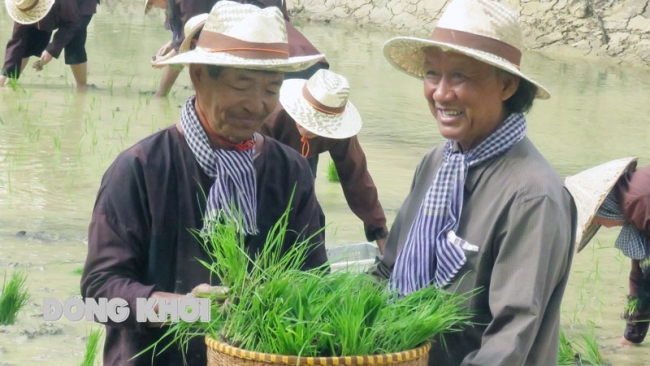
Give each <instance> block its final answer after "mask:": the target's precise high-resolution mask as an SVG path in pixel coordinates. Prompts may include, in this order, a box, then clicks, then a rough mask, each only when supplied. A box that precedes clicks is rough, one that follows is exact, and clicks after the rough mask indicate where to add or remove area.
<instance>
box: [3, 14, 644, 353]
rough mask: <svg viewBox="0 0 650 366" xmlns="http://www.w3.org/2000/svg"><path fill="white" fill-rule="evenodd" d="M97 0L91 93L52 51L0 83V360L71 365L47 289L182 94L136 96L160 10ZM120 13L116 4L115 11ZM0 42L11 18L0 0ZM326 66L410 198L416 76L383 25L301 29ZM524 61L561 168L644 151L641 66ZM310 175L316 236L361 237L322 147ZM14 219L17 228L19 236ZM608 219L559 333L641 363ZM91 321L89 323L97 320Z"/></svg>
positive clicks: (544, 142) (572, 169) (151, 84)
mask: <svg viewBox="0 0 650 366" xmlns="http://www.w3.org/2000/svg"><path fill="white" fill-rule="evenodd" d="M137 5H138V6H136V4H129V5H128V6H126V5H124V4H119V3H116V2H109V3H108V4H105V5H103V6H102V7H100V10H99V13H98V14H97V15H96V17H95V18H94V20H93V22H92V23H91V25H90V28H89V40H88V44H89V55H90V60H91V61H90V65H89V71H90V75H89V81H90V82H91V83H94V84H96V85H97V86H98V87H99V88H100V90H98V91H94V92H89V93H86V94H78V93H76V92H74V90H73V88H72V84H73V78H72V75H71V73H70V70H69V68H67V67H66V66H65V65H63V61H54V62H52V63H51V64H49V65H47V67H46V69H45V70H44V71H43V72H42V73H40V74H38V73H36V72H34V71H33V70H32V69H31V68H28V69H27V70H26V72H25V74H24V75H23V76H22V77H21V79H20V84H21V88H19V90H18V91H13V90H11V89H10V88H4V89H3V90H0V98H1V99H0V271H1V272H5V271H7V272H9V273H10V272H11V271H13V270H15V269H19V268H24V269H26V270H27V271H28V273H29V291H30V295H31V302H30V305H29V306H28V307H27V308H26V309H25V311H23V312H22V313H21V314H20V317H19V320H18V323H17V324H16V325H14V326H10V327H0V365H35V364H40V363H42V362H44V361H46V362H47V363H48V364H50V365H73V364H78V363H79V362H80V360H81V359H82V357H83V351H84V342H85V338H84V337H85V335H86V334H87V333H88V332H89V331H90V330H91V328H92V327H93V324H90V323H85V322H80V323H72V322H68V321H63V320H62V321H59V322H56V323H51V324H46V323H45V322H43V320H42V317H41V316H40V314H41V308H40V306H41V304H42V299H43V298H44V297H56V298H59V299H61V300H64V299H67V298H68V297H69V296H71V295H73V294H76V293H78V292H79V289H78V282H79V275H78V274H76V273H75V271H76V270H78V269H79V268H81V266H82V265H83V261H84V259H85V252H86V243H85V236H86V230H87V225H88V218H89V216H90V213H91V211H92V207H93V203H94V198H95V194H96V190H97V187H98V185H99V181H100V179H101V177H102V174H103V172H104V171H105V169H106V168H107V166H108V165H109V164H110V163H111V162H112V160H113V159H114V157H115V156H116V154H117V153H118V152H119V151H121V150H123V149H124V148H126V147H128V146H130V145H131V144H133V143H134V142H136V141H138V140H139V139H141V138H143V137H144V136H146V135H148V134H150V133H151V132H154V131H157V130H158V129H160V128H164V127H166V126H168V125H170V124H171V123H174V122H175V121H177V120H178V116H179V110H180V106H181V105H182V104H183V102H184V101H185V100H186V98H187V97H188V96H189V95H190V94H191V91H190V90H188V88H187V87H188V86H189V78H188V77H187V73H183V74H181V77H180V78H179V80H178V81H177V83H176V85H175V86H174V88H173V91H172V94H171V95H170V97H169V98H168V99H163V100H159V99H152V98H151V97H149V96H148V95H146V94H143V93H142V92H146V91H151V90H153V89H154V88H155V86H156V85H157V80H158V78H159V76H160V72H159V71H157V70H153V69H151V67H150V66H149V65H148V60H149V58H150V57H151V55H153V54H154V53H155V52H156V51H157V49H158V47H159V46H160V45H162V44H163V43H164V42H165V41H166V40H167V39H168V38H169V33H168V32H167V31H165V30H163V28H162V15H161V14H160V12H153V14H152V15H150V16H147V17H144V18H143V17H141V16H140V13H139V12H140V10H141V7H140V6H139V5H140V4H139V3H138V4H137ZM125 9H126V10H125ZM0 27H1V29H2V30H1V31H0V44H1V45H2V46H4V45H5V44H6V40H7V38H8V37H9V34H10V30H11V23H10V21H9V17H8V16H7V14H6V11H5V9H4V7H2V9H0ZM301 29H302V30H303V32H304V33H305V34H306V35H307V36H308V37H309V38H310V39H312V40H313V42H314V43H315V44H316V45H317V47H319V49H321V50H322V51H323V52H325V53H326V54H327V56H328V60H329V61H330V63H331V64H332V69H333V70H335V71H337V72H340V73H342V74H344V75H347V76H348V77H349V79H350V82H351V85H352V100H353V102H354V103H355V104H356V106H357V107H358V108H359V109H360V111H361V113H362V116H363V117H364V122H365V124H364V128H363V130H362V132H361V134H360V139H361V142H362V144H363V147H364V150H365V152H366V154H367V155H368V160H369V168H370V171H371V174H372V176H373V178H374V179H375V181H376V183H377V186H378V188H379V194H380V199H381V202H382V204H383V206H384V208H385V210H386V213H387V216H388V218H389V221H391V220H392V219H393V217H394V215H395V213H396V211H397V210H398V208H399V205H400V203H401V202H402V200H403V199H404V197H405V195H406V194H407V191H408V187H409V185H410V182H411V178H412V174H413V171H414V168H415V166H416V164H417V163H418V161H419V160H420V158H421V156H422V155H423V154H424V153H425V152H426V151H427V150H428V149H429V148H430V147H431V146H433V145H434V144H436V143H438V142H440V141H441V138H440V136H439V135H438V133H437V129H436V126H435V122H434V120H433V119H432V117H431V116H430V114H429V112H428V109H427V106H426V104H425V103H424V99H423V97H422V91H421V89H422V87H421V83H420V82H418V81H417V80H415V79H411V78H409V77H407V76H406V75H404V74H401V73H399V72H398V71H395V70H393V69H391V67H390V66H389V65H388V63H387V62H386V61H385V60H384V59H383V56H382V54H381V45H382V43H383V42H384V41H385V40H386V39H387V38H388V37H389V36H390V34H389V33H386V32H380V31H370V30H367V29H358V28H346V27H344V26H337V27H331V26H324V25H309V24H307V25H303V26H301ZM524 70H525V71H526V72H528V73H529V74H530V75H531V76H532V77H534V78H536V79H537V80H539V81H540V82H542V83H543V84H545V85H546V86H548V87H549V89H550V90H551V92H552V93H553V98H552V99H551V100H548V101H539V102H536V104H535V106H534V108H533V111H532V112H531V113H530V115H529V136H530V138H531V139H532V140H533V141H534V142H535V144H536V145H537V146H538V148H539V149H540V150H541V151H542V152H543V153H544V155H545V156H546V157H547V158H548V159H549V160H550V161H551V163H552V164H553V165H554V166H555V167H556V168H557V170H558V171H559V172H560V174H561V175H563V176H565V175H568V174H573V173H576V172H578V171H580V170H582V169H585V168H588V167H590V166H593V165H596V164H598V163H601V162H604V161H607V160H610V159H615V158H619V157H623V156H629V155H635V156H639V157H640V160H641V164H642V165H644V164H649V163H650V150H649V148H648V146H650V117H648V116H650V103H648V97H647V91H648V90H650V72H648V71H643V70H638V69H622V68H619V67H613V66H607V65H603V64H598V63H585V62H583V61H582V60H566V59H565V60H561V59H557V58H556V59H551V58H549V57H547V56H544V55H540V54H535V53H528V54H526V55H525V61H524ZM321 161H322V163H321V164H320V167H319V176H318V178H317V183H316V184H317V190H318V197H319V200H320V201H321V202H322V204H323V206H324V209H325V212H326V214H327V218H328V222H329V223H330V226H329V228H328V240H329V242H328V245H341V244H345V243H352V242H360V241H363V240H364V238H363V232H362V226H361V224H360V222H359V221H358V219H357V218H356V217H355V216H354V215H353V214H352V213H351V212H350V211H349V209H348V208H347V206H346V203H345V200H344V198H343V195H342V193H341V189H340V186H338V185H336V184H332V183H329V182H327V180H326V174H325V166H326V164H325V163H327V161H328V158H327V157H326V156H323V157H322V158H321ZM20 231H24V232H25V233H24V235H23V234H22V233H20V234H19V235H16V234H17V233H19V232H20ZM615 236H616V231H615V230H603V231H601V232H600V233H599V235H598V236H597V237H596V240H595V242H594V243H592V244H590V247H588V249H586V250H585V251H584V252H583V253H581V254H579V255H577V256H576V258H575V262H574V264H573V270H572V277H571V280H570V284H569V288H568V289H567V293H566V296H565V302H564V306H563V328H564V329H565V330H566V331H567V333H568V334H569V335H570V336H577V335H579V334H583V333H587V334H588V333H590V332H593V333H594V334H595V336H596V337H597V340H598V342H599V344H600V347H601V351H602V353H603V355H604V357H605V359H606V360H607V361H608V362H610V363H611V364H614V365H643V364H646V363H647V362H646V359H648V356H649V355H650V350H649V349H648V346H647V345H643V346H641V347H638V348H632V349H628V348H619V347H617V346H616V341H617V340H618V338H619V337H620V335H621V333H622V330H623V322H622V321H621V319H620V314H621V312H622V309H623V305H624V303H625V295H626V293H627V279H626V278H627V271H628V268H629V265H628V261H627V260H626V259H625V258H623V257H622V256H621V255H619V254H618V253H617V251H616V250H614V249H613V240H614V238H615ZM95 327H96V325H95Z"/></svg>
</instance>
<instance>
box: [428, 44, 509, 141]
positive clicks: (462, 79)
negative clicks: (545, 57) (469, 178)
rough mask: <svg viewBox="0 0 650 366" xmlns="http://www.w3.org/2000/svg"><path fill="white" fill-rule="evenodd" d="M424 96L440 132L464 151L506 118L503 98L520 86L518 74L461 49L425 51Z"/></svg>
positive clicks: (434, 48)
mask: <svg viewBox="0 0 650 366" xmlns="http://www.w3.org/2000/svg"><path fill="white" fill-rule="evenodd" d="M424 70H425V78H424V96H425V98H426V99H427V101H428V102H429V109H430V110H431V113H432V114H433V116H434V117H435V118H436V120H437V121H438V127H439V128H440V134H441V135H442V136H444V137H445V138H448V139H452V140H454V141H457V142H458V143H459V144H460V146H461V147H462V148H463V151H467V150H470V149H472V148H474V147H476V146H477V145H478V144H479V143H480V142H481V141H483V140H484V139H485V138H486V137H488V136H489V135H490V134H491V133H492V132H493V131H494V130H495V129H496V128H497V126H498V125H499V124H500V123H501V122H503V121H504V120H505V118H506V117H507V114H506V113H507V112H506V110H505V109H504V107H503V102H504V101H505V100H507V99H508V98H510V97H511V96H512V95H513V94H514V93H515V91H516V90H517V87H518V86H519V78H518V77H517V76H514V75H511V74H508V73H504V72H498V70H497V68H496V67H494V66H491V65H488V64H486V63H484V62H481V61H478V60H476V59H474V58H471V57H468V56H465V55H462V54H460V53H456V52H451V51H447V52H444V51H442V50H441V49H440V48H437V47H432V48H429V49H427V50H426V51H425V60H424Z"/></svg>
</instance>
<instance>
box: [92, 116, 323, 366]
mask: <svg viewBox="0 0 650 366" xmlns="http://www.w3.org/2000/svg"><path fill="white" fill-rule="evenodd" d="M254 165H255V170H256V173H257V185H258V186H257V200H258V202H257V209H258V211H257V223H258V228H259V230H260V233H259V234H258V235H252V236H247V237H246V239H245V245H246V248H247V249H248V250H249V254H250V255H254V253H256V252H259V251H260V250H261V248H262V247H263V246H264V243H265V239H266V236H267V234H268V232H269V230H270V228H271V227H272V226H273V225H274V224H275V223H276V222H277V220H278V219H279V218H280V216H281V215H282V214H284V212H285V210H286V208H287V205H288V202H289V200H290V197H291V194H292V191H293V187H294V184H295V185H296V190H295V195H294V197H293V201H292V207H291V211H290V214H289V219H288V228H287V232H286V237H285V238H284V239H285V243H286V244H285V245H286V246H285V247H288V246H290V245H292V244H293V243H294V242H295V241H296V239H297V238H299V237H300V238H302V239H304V238H307V237H310V236H311V235H314V237H313V238H312V239H310V240H311V241H312V243H313V244H314V250H313V251H312V252H311V254H310V255H309V256H308V258H307V261H306V263H305V264H304V267H305V268H314V267H317V266H320V265H322V264H323V263H325V262H326V261H327V254H326V252H325V245H324V243H323V234H322V232H320V233H318V234H316V232H317V231H318V230H320V228H321V225H320V221H319V207H318V202H317V201H316V197H315V195H314V185H313V178H312V176H311V172H310V170H309V166H308V165H307V162H306V161H305V160H304V159H303V158H302V157H301V156H300V155H299V154H298V153H296V152H295V151H293V150H291V149H290V148H288V147H286V146H284V145H282V144H280V143H278V142H277V141H275V140H273V139H271V138H268V137H266V138H265V140H264V144H263V146H262V150H261V151H260V154H259V156H258V157H257V158H256V159H255V160H254ZM213 182H214V180H213V179H211V178H210V177H208V176H207V175H206V174H205V173H204V172H203V170H202V169H201V167H200V166H199V164H198V163H197V161H196V158H195V157H194V155H193V153H192V151H191V150H190V147H189V146H188V144H187V142H186V141H185V138H184V137H183V135H181V133H180V132H179V131H178V129H177V128H176V126H172V127H170V128H167V129H164V130H162V131H160V132H157V133H155V134H153V135H151V136H149V137H147V138H145V139H143V140H142V141H140V142H138V143H137V144H136V145H134V146H133V147H131V148H129V149H127V150H125V151H124V152H122V153H121V154H120V155H119V156H118V157H117V158H116V159H115V162H113V164H112V165H111V166H110V167H109V168H108V170H107V171H106V173H105V175H104V177H103V179H102V184H101V186H100V188H99V193H98V195H97V201H96V203H95V207H94V210H93V215H92V220H91V223H90V229H89V233H88V257H87V259H86V265H85V268H84V273H83V275H82V278H81V294H82V295H83V296H84V297H91V298H95V299H96V298H100V297H105V298H109V299H110V298H122V299H125V300H126V301H127V303H128V306H129V309H130V316H129V318H128V319H126V321H124V322H123V323H114V322H110V321H109V322H108V323H107V324H106V342H105V345H104V365H106V366H124V365H129V366H140V365H141V366H144V365H147V366H149V365H155V366H163V365H164V366H172V365H174V366H175V365H183V363H182V359H181V356H182V355H181V352H180V351H179V349H178V348H177V347H170V348H169V349H168V350H167V351H166V352H165V353H164V354H162V355H160V356H157V357H156V358H155V359H154V361H153V363H152V354H151V352H148V353H146V354H144V355H142V356H140V357H137V358H136V359H135V360H133V361H128V360H129V359H130V358H132V357H133V356H135V355H136V354H138V353H139V352H140V351H142V350H143V349H145V348H147V347H148V346H149V345H151V344H152V343H153V342H155V341H157V340H159V339H160V337H161V336H162V335H163V334H164V332H165V330H166V329H164V328H163V329H159V328H147V327H146V326H144V325H143V324H142V323H137V322H136V319H135V314H136V310H135V306H136V305H135V304H136V299H137V298H148V297H150V296H151V293H152V292H154V291H166V292H174V293H178V294H186V293H188V292H190V291H191V290H192V289H193V288H194V287H195V286H197V285H199V284H201V283H211V284H212V285H217V284H219V283H220V281H219V279H218V278H214V276H211V275H210V272H209V271H208V269H206V268H205V267H204V266H203V265H202V264H200V263H199V262H198V260H199V259H200V260H204V261H207V262H208V263H210V262H211V259H210V258H209V257H208V255H207V254H206V252H205V250H204V249H203V247H202V244H201V243H200V242H199V241H198V240H197V238H196V237H195V236H194V234H193V231H192V230H200V229H201V228H202V227H203V220H202V218H203V213H204V212H205V198H204V197H205V194H207V192H208V191H209V190H210V187H211V186H212V183H213ZM188 347H189V348H188V352H187V356H188V360H187V365H189V366H205V364H206V346H205V342H204V340H203V339H200V338H194V339H192V340H191V341H190V342H189V345H188ZM158 350H160V348H159V349H158Z"/></svg>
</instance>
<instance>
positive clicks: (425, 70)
mask: <svg viewBox="0 0 650 366" xmlns="http://www.w3.org/2000/svg"><path fill="white" fill-rule="evenodd" d="M521 50H522V32H521V26H520V23H519V20H518V15H517V12H516V11H514V10H512V9H510V8H508V7H506V6H504V5H503V4H500V3H498V2H496V1H491V0H452V1H451V2H450V3H449V5H448V6H447V8H446V9H445V11H444V13H443V14H442V16H441V18H440V20H439V22H438V23H437V26H436V28H435V29H434V30H433V33H432V35H431V37H430V38H429V39H420V38H414V37H397V38H393V39H391V40H389V41H388V42H386V44H385V45H384V55H385V56H386V58H387V59H388V61H389V62H390V63H391V64H392V65H393V66H395V67H396V68H397V69H399V70H401V71H403V72H406V73H407V74H409V75H411V76H415V77H417V78H419V79H423V83H424V97H425V99H426V100H427V102H428V104H429V109H430V111H431V114H432V115H433V116H434V118H435V119H436V120H437V122H438V128H439V130H440V134H441V135H442V136H444V137H445V138H446V139H447V141H446V142H445V143H443V144H441V145H439V146H436V147H434V148H433V149H432V150H431V151H430V152H429V153H428V154H427V155H426V156H425V157H424V159H423V160H422V161H421V162H420V165H419V166H418V168H417V170H416V172H415V177H414V179H413V183H412V186H411V192H410V193H409V195H408V197H407V198H406V200H405V201H404V203H403V205H402V207H401V209H400V211H399V213H398V215H397V217H396V218H395V222H394V223H393V226H392V227H391V228H390V234H389V235H388V239H387V241H386V248H385V249H384V255H383V257H380V261H379V263H378V264H377V266H376V268H374V269H373V273H374V274H375V275H376V276H378V277H380V278H383V279H387V280H389V285H390V287H391V288H392V289H395V290H396V291H397V292H398V293H399V295H401V296H405V295H408V294H410V293H413V292H415V291H417V290H419V289H421V288H424V287H427V286H436V287H439V288H441V289H444V290H446V291H450V292H455V293H460V294H466V293H468V292H471V291H474V292H473V294H474V295H473V296H472V297H471V298H469V299H468V300H467V301H466V304H465V306H466V307H467V308H468V309H469V310H470V311H471V312H472V313H473V314H474V315H473V317H472V321H474V322H475V323H474V324H475V325H474V326H471V327H467V328H465V329H462V330H461V331H460V332H457V333H451V334H448V335H446V336H445V339H444V341H445V342H442V340H440V339H436V340H435V342H434V343H433V346H432V349H431V353H430V355H431V356H430V360H429V364H430V365H461V364H462V365H557V360H558V343H559V330H560V304H561V302H562V297H563V295H564V290H565V287H566V284H567V280H568V278H569V269H570V267H571V260H572V257H573V247H574V243H575V232H576V230H575V228H576V216H577V213H576V208H575V204H574V202H573V199H572V197H571V194H570V193H569V191H568V190H567V189H566V188H565V186H564V183H563V181H562V179H560V176H559V175H558V173H557V172H556V171H555V169H553V167H552V166H551V164H549V162H548V161H547V160H546V159H545V158H544V156H542V154H541V153H540V152H539V151H538V150H537V149H536V148H535V146H534V145H533V143H532V142H531V141H530V140H529V139H528V138H527V137H526V128H527V127H526V118H525V117H524V113H526V112H527V111H528V110H529V109H530V108H531V107H532V104H533V100H534V99H535V98H540V99H546V98H549V97H550V94H549V92H548V91H547V90H546V89H545V88H544V87H543V86H541V85H540V84H538V83H537V82H535V81H533V80H532V79H531V78H529V77H528V76H526V75H525V74H524V73H523V72H522V71H521V70H520V66H521V59H522V52H521ZM445 344H446V347H445Z"/></svg>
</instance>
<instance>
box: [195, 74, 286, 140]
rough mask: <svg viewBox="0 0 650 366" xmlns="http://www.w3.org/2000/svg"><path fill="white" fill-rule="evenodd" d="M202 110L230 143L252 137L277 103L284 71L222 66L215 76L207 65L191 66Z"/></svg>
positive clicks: (215, 128) (218, 132)
mask: <svg viewBox="0 0 650 366" xmlns="http://www.w3.org/2000/svg"><path fill="white" fill-rule="evenodd" d="M190 73H191V78H192V82H193V83H194V88H195V90H196V94H197V100H198V103H199V107H200V108H201V111H202V112H203V114H204V115H205V118H206V119H207V120H208V123H209V124H210V127H211V128H212V131H214V132H215V133H217V134H218V135H220V136H222V137H224V138H225V139H227V140H229V141H230V142H233V143H239V142H242V141H245V140H248V139H250V138H251V136H252V135H253V133H255V132H257V131H259V129H260V126H261V125H262V123H263V122H264V120H265V119H266V117H268V116H269V115H270V114H271V112H273V111H274V110H275V108H276V106H277V105H278V99H279V92H280V87H281V86H282V80H283V79H284V74H283V73H280V72H266V71H255V70H246V69H235V68H228V67H226V68H223V69H222V71H221V73H220V74H219V76H218V77H216V78H214V77H212V76H210V75H209V73H208V68H207V66H206V65H198V64H194V65H191V66H190Z"/></svg>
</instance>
